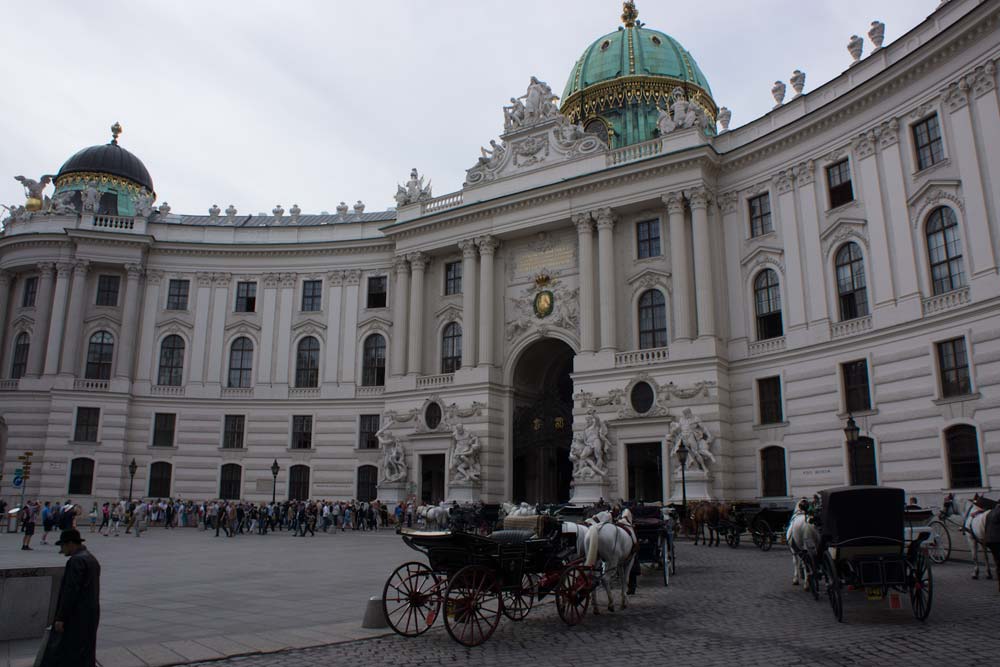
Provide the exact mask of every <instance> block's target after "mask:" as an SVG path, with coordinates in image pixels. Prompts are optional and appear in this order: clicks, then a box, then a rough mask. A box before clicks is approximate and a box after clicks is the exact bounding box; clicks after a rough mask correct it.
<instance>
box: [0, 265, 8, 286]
mask: <svg viewBox="0 0 1000 667" xmlns="http://www.w3.org/2000/svg"><path fill="white" fill-rule="evenodd" d="M9 284H10V273H9V272H7V271H4V270H3V269H0V286H2V287H7V286H8V285H9Z"/></svg>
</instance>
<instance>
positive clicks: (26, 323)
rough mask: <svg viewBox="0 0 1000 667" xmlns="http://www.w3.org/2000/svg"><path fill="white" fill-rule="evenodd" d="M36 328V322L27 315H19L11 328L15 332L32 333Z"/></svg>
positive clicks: (11, 324)
mask: <svg viewBox="0 0 1000 667" xmlns="http://www.w3.org/2000/svg"><path fill="white" fill-rule="evenodd" d="M34 326H35V320H33V319H31V318H30V317H28V316H27V315H18V316H17V317H15V318H14V319H13V320H12V321H11V323H10V328H11V329H12V330H13V331H28V332H30V331H31V330H32V328H33V327H34Z"/></svg>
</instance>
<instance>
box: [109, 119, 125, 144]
mask: <svg viewBox="0 0 1000 667" xmlns="http://www.w3.org/2000/svg"><path fill="white" fill-rule="evenodd" d="M121 133H122V124H121V123H119V122H118V121H115V124H114V125H112V126H111V143H113V144H114V145H115V146H117V145H118V135H119V134H121Z"/></svg>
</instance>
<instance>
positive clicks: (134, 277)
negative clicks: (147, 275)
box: [115, 264, 142, 380]
mask: <svg viewBox="0 0 1000 667" xmlns="http://www.w3.org/2000/svg"><path fill="white" fill-rule="evenodd" d="M125 270H126V271H127V272H128V280H127V285H128V286H127V287H126V288H125V309H124V310H123V311H122V329H121V334H120V335H119V336H118V338H119V341H118V363H117V364H116V365H115V377H118V378H124V379H127V380H131V379H132V365H133V361H134V357H135V339H136V336H138V335H139V279H140V278H141V277H142V267H141V266H139V265H138V264H128V265H126V266H125Z"/></svg>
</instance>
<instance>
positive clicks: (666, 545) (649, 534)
mask: <svg viewBox="0 0 1000 667" xmlns="http://www.w3.org/2000/svg"><path fill="white" fill-rule="evenodd" d="M631 512H632V526H633V528H634V529H635V536H636V539H638V541H639V549H638V552H637V556H636V562H635V565H633V568H632V573H633V576H635V575H637V574H638V568H639V566H640V565H641V564H643V563H647V564H652V565H654V566H655V567H658V568H659V569H660V571H661V574H662V575H663V585H664V586H667V585H669V584H670V575H672V574H674V572H676V570H677V559H676V557H675V552H674V533H673V525H674V521H673V518H672V516H671V514H672V513H673V510H672V509H670V508H664V507H656V506H651V505H637V506H634V507H632V508H631ZM629 587H630V588H633V586H632V584H631V583H630V585H629Z"/></svg>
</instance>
